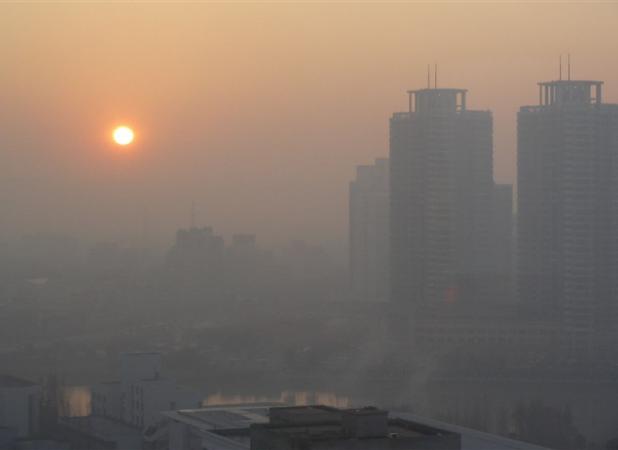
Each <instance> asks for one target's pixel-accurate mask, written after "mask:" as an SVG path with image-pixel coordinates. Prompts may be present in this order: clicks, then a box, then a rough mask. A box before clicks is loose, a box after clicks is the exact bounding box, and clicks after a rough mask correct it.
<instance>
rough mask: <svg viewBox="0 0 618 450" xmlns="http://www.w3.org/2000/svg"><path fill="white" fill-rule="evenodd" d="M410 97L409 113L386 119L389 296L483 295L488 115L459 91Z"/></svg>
mask: <svg viewBox="0 0 618 450" xmlns="http://www.w3.org/2000/svg"><path fill="white" fill-rule="evenodd" d="M408 94H409V109H408V111H407V112H401V113H395V114H394V115H393V116H392V118H391V120H390V187H391V208H390V217H391V220H390V230H391V239H390V243H391V245H390V248H391V269H390V274H391V300H392V301H393V302H396V303H397V304H399V305H401V306H405V307H406V308H408V307H411V308H412V309H419V308H421V309H426V308H428V307H429V308H431V307H432V306H440V305H444V304H470V303H471V302H476V301H480V300H482V299H487V297H488V296H489V295H490V293H489V292H485V291H486V290H487V289H486V286H485V283H484V282H483V279H487V274H488V273H489V272H490V271H491V263H490V258H489V256H488V255H489V249H488V248H489V245H490V239H489V234H490V228H491V215H492V214H491V209H492V192H493V188H494V182H493V175H492V169H493V167H492V165H493V163H492V160H493V155H492V151H493V150H492V147H493V145H492V133H493V131H492V130H493V124H492V115H491V112H490V111H473V110H469V109H467V107H466V90H464V89H421V90H417V91H409V92H408ZM490 291H491V290H490Z"/></svg>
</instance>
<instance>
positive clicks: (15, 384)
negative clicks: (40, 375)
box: [0, 375, 36, 388]
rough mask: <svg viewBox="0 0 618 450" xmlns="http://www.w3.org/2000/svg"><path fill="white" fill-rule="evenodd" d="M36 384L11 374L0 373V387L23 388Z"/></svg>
mask: <svg viewBox="0 0 618 450" xmlns="http://www.w3.org/2000/svg"><path fill="white" fill-rule="evenodd" d="M30 386H36V383H33V382H32V381H29V380H25V379H23V378H18V377H14V376H12V375H0V388H23V387H30Z"/></svg>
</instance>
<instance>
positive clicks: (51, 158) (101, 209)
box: [0, 3, 618, 253]
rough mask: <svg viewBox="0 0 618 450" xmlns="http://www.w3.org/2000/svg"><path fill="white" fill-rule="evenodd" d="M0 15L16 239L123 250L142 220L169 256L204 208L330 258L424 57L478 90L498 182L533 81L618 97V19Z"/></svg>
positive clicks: (217, 222)
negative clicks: (616, 57) (131, 138)
mask: <svg viewBox="0 0 618 450" xmlns="http://www.w3.org/2000/svg"><path fill="white" fill-rule="evenodd" d="M2 8H3V10H4V11H6V14H3V16H2V19H0V20H2V21H3V22H2V26H3V30H5V31H4V32H5V33H6V36H7V39H5V40H4V41H3V42H4V44H2V45H3V47H2V49H3V52H4V53H3V54H5V55H6V59H5V64H4V66H3V70H2V75H1V78H2V81H3V83H4V89H5V96H4V100H5V101H4V102H3V104H2V106H1V107H0V117H1V118H2V120H3V121H4V123H5V124H6V132H5V133H3V136H2V137H1V138H0V146H1V148H2V151H3V152H4V156H5V172H6V175H7V176H5V177H3V178H2V181H1V184H0V187H1V188H2V191H3V192H13V193H15V195H13V196H12V197H11V198H8V199H7V201H6V215H5V218H4V220H3V222H2V223H1V224H0V238H4V239H6V238H7V237H9V238H13V237H14V236H16V235H17V234H20V233H22V232H23V233H32V232H38V231H41V230H49V231H54V232H63V233H67V234H77V235H81V236H82V237H87V238H88V239H91V240H109V239H118V237H119V236H121V237H124V236H128V235H137V234H139V233H140V230H141V229H142V223H143V221H144V216H147V217H148V218H149V223H150V235H151V236H152V241H153V242H159V243H160V242H166V243H167V242H169V241H170V239H171V237H172V236H173V233H174V231H175V229H176V228H178V227H179V226H184V225H186V224H187V222H188V216H189V212H188V211H189V209H190V203H191V202H192V201H194V202H195V203H196V205H197V206H198V209H199V211H200V213H199V222H200V224H202V225H212V226H214V227H215V228H216V229H217V230H222V232H223V233H224V234H225V235H226V236H229V235H231V234H233V233H239V232H255V233H257V234H258V235H259V236H260V237H261V239H262V240H263V241H264V242H266V243H267V244H268V245H271V244H274V243H280V242H281V241H287V240H289V239H294V238H299V237H300V236H303V237H307V238H308V239H309V240H311V241H325V242H328V243H334V244H335V246H336V245H337V243H341V242H345V229H346V221H347V220H346V213H345V210H346V208H345V205H346V203H347V199H346V196H347V193H346V184H347V182H348V180H349V179H350V178H351V176H352V172H353V167H354V166H355V165H357V164H363V163H367V162H369V161H371V160H373V159H374V158H375V157H380V156H385V155H386V152H387V134H388V127H387V120H386V118H387V117H388V115H389V114H390V112H391V111H395V110H400V109H402V108H403V107H404V106H405V103H404V102H405V100H404V99H402V98H401V96H400V92H401V91H402V90H405V89H410V88H419V87H423V86H425V83H426V66H427V64H428V63H429V64H431V65H432V67H433V64H434V63H435V62H437V63H438V69H439V77H438V85H439V86H443V87H447V86H466V87H467V88H468V89H469V90H470V92H471V93H472V94H473V95H472V97H471V98H473V99H474V100H473V101H472V103H471V104H470V105H469V106H470V107H471V108H477V107H478V106H482V107H487V108H491V109H492V110H493V111H494V116H495V122H496V123H495V146H494V147H495V161H496V174H497V176H496V178H497V180H496V181H498V182H509V183H510V182H513V181H514V179H515V171H514V166H515V164H514V162H515V152H514V149H515V141H514V136H515V128H514V119H515V113H516V111H517V108H519V106H520V105H522V104H533V103H534V102H535V101H536V93H535V92H534V91H533V90H530V89H529V88H528V87H527V86H529V85H530V84H531V83H536V81H538V80H540V79H548V78H557V77H558V57H559V55H560V54H563V55H565V56H566V54H567V53H571V60H572V72H573V76H574V77H576V78H588V77H590V78H592V77H594V78H601V79H604V80H606V82H607V87H608V89H607V92H606V98H607V99H608V101H616V93H615V92H616V91H615V89H616V88H615V86H618V80H617V79H616V75H615V74H616V73H618V71H617V70H615V67H614V64H615V62H614V61H613V60H611V59H610V60H606V59H605V58H603V57H602V56H601V55H603V54H608V55H610V54H615V52H616V45H617V44H616V42H618V39H616V38H615V37H616V36H614V33H616V32H615V31H614V27H612V26H611V23H613V22H615V19H616V14H617V12H616V9H615V8H614V7H613V5H596V6H595V8H588V7H586V6H583V5H561V7H559V8H558V7H555V6H554V5H514V4H508V3H507V4H502V3H501V4H499V5H474V4H472V5H470V4H467V5H465V6H464V5H462V6H459V5H449V6H448V7H446V6H441V5H414V4H412V5H395V4H393V5H389V6H388V7H382V6H380V7H377V6H375V5H363V6H360V7H359V8H354V10H353V11H354V12H353V13H352V14H350V13H349V11H350V9H349V8H348V7H347V6H346V5H343V4H338V5H334V6H325V5H313V4H305V5H303V6H299V7H298V9H294V8H290V7H289V6H283V5H247V9H243V10H242V11H243V13H239V11H240V10H239V9H238V8H237V7H235V6H233V5H218V6H214V5H191V6H188V7H187V8H188V11H190V13H191V14H186V13H179V12H177V10H175V9H173V8H170V7H169V6H167V5H156V6H153V7H150V6H149V7H146V6H144V5H139V4H132V5H113V4H111V5H100V4H99V5H86V4H80V5H77V4H65V5H53V6H51V5H28V4H10V5H3V6H2ZM548 14H551V15H552V17H554V18H555V20H554V21H553V22H554V23H553V24H552V27H551V31H550V30H549V29H548V28H547V27H546V22H545V21H544V20H543V17H547V16H548ZM50 18H53V19H54V20H50ZM426 23H432V27H431V28H430V27H428V26H426V25H425V24H426ZM592 24H594V25H592ZM576 27H577V28H576ZM522 29H526V30H527V32H526V33H520V32H519V31H520V30H522ZM573 29H577V30H578V33H573V31H572V30H573ZM111 30H114V32H113V33H111ZM379 30H388V32H387V33H382V32H381V33H378V31H379ZM452 30H457V33H456V36H457V38H456V39H453V37H454V36H455V34H454V32H453V31H452ZM497 31H500V33H497ZM99 35H104V36H110V38H109V39H103V40H97V39H96V37H97V36H99ZM510 36H517V40H515V39H513V38H512V37H510ZM533 36H536V37H535V38H533ZM539 37H542V38H543V42H542V45H537V44H536V41H535V40H534V39H536V38H539ZM421 42H424V43H426V44H421ZM593 48H594V49H595V50H597V52H595V53H591V52H590V49H593ZM267 60H272V61H276V64H273V65H264V64H263V63H262V62H263V61H267ZM43 69H44V70H43ZM125 122H126V123H130V124H131V125H132V126H134V127H135V129H136V132H137V133H138V137H139V139H137V140H136V145H135V148H136V149H137V150H138V151H136V152H134V153H133V154H132V155H131V156H129V157H126V155H125V156H120V155H118V154H115V153H113V152H112V153H111V154H110V152H109V151H108V150H109V147H108V145H107V141H108V135H109V130H110V129H111V128H112V127H113V126H114V125H115V124H116V123H125ZM316 180H317V181H319V182H318V183H315V181H316ZM257 205H259V207H258V206H257ZM312 210H313V211H316V210H317V211H320V212H321V214H310V211H312ZM54 211H56V212H57V213H54ZM144 211H147V214H145V213H144ZM273 218H277V220H276V228H274V227H273V220H272V219H273ZM339 245H340V246H341V247H342V248H341V251H340V252H341V253H343V245H342V244H339Z"/></svg>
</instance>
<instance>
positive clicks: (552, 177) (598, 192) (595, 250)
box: [517, 80, 618, 331]
mask: <svg viewBox="0 0 618 450" xmlns="http://www.w3.org/2000/svg"><path fill="white" fill-rule="evenodd" d="M602 85H603V83H602V82H601V81H581V80H578V81H571V80H559V81H550V82H544V83H539V105H537V106H524V107H522V108H521V109H520V111H519V114H518V151H517V163H518V247H519V255H518V257H519V264H518V279H519V282H518V288H519V297H520V300H521V302H522V305H523V306H524V308H525V310H526V311H528V312H529V313H530V314H532V315H533V316H536V317H550V318H556V319H558V320H561V321H562V322H563V323H564V324H565V325H566V326H567V327H568V328H570V329H572V330H573V331H578V330H582V331H584V330H586V331H588V330H592V329H595V328H601V329H603V328H607V327H610V326H612V325H613V324H614V323H615V321H616V318H617V316H616V303H617V302H618V105H611V104H604V103H603V101H602Z"/></svg>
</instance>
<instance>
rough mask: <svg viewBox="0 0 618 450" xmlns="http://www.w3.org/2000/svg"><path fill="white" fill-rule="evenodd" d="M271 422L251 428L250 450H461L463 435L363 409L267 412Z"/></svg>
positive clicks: (327, 408)
mask: <svg viewBox="0 0 618 450" xmlns="http://www.w3.org/2000/svg"><path fill="white" fill-rule="evenodd" d="M269 416H270V421H269V423H266V424H255V423H254V424H252V425H251V450H311V449H323V450H335V449H338V450H339V449H348V450H381V449H384V450H414V449H435V450H460V449H461V436H460V435H459V434H458V433H454V432H450V431H446V430H444V429H440V428H435V427H431V426H427V425H424V424H420V423H418V422H412V421H407V420H403V419H389V418H388V412H387V411H384V410H381V409H377V408H373V407H365V408H358V409H343V410H340V409H336V408H330V407H327V406H300V407H282V408H271V409H270V414H269Z"/></svg>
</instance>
